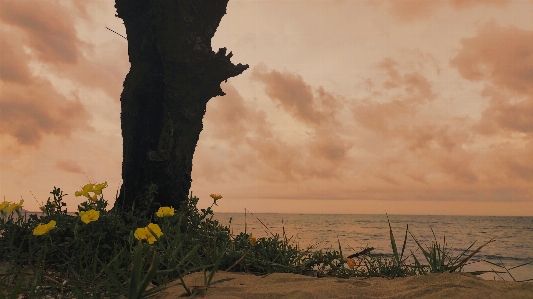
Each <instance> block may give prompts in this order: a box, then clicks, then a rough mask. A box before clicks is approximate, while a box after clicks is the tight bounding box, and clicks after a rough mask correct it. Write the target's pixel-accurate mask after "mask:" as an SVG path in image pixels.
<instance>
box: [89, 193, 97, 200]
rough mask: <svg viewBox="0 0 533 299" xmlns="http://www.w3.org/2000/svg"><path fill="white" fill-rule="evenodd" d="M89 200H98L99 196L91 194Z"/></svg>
mask: <svg viewBox="0 0 533 299" xmlns="http://www.w3.org/2000/svg"><path fill="white" fill-rule="evenodd" d="M89 200H91V201H96V200H97V198H96V194H95V195H93V196H91V197H90V198H89Z"/></svg>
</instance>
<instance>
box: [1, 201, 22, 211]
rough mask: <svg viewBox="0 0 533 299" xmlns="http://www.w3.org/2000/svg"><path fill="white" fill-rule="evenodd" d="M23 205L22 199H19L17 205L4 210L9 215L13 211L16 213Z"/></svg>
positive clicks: (11, 205) (14, 204)
mask: <svg viewBox="0 0 533 299" xmlns="http://www.w3.org/2000/svg"><path fill="white" fill-rule="evenodd" d="M23 203H24V199H21V200H20V202H19V203H12V204H10V205H9V207H7V208H5V210H4V211H5V212H6V213H11V212H13V211H16V210H18V209H20V208H22V204H23Z"/></svg>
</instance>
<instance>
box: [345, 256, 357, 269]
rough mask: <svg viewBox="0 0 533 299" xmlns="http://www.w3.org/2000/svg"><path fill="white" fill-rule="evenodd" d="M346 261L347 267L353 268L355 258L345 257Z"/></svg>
mask: <svg viewBox="0 0 533 299" xmlns="http://www.w3.org/2000/svg"><path fill="white" fill-rule="evenodd" d="M346 263H347V264H348V268H350V269H352V270H353V269H354V268H355V266H356V265H355V260H354V259H351V258H346Z"/></svg>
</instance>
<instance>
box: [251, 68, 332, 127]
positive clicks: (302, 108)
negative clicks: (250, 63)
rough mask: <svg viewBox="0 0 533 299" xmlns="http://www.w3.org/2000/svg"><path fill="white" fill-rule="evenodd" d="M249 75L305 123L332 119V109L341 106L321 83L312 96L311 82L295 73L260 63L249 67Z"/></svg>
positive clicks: (316, 123)
mask: <svg viewBox="0 0 533 299" xmlns="http://www.w3.org/2000/svg"><path fill="white" fill-rule="evenodd" d="M251 78H252V79H253V80H256V81H260V82H262V83H263V84H265V93H266V94H267V95H268V96H269V97H270V98H271V99H272V100H273V101H274V102H276V103H278V104H279V105H280V106H281V108H283V109H284V110H285V111H287V112H289V113H290V114H292V115H293V116H294V117H295V118H296V119H298V120H300V121H303V122H305V123H307V124H314V125H318V124H321V123H324V122H326V121H333V119H332V118H334V117H335V113H336V112H337V111H338V110H339V109H341V108H342V104H341V103H340V101H339V100H337V99H336V98H335V97H334V96H333V95H332V94H330V93H328V92H326V91H324V89H323V88H322V87H319V88H318V89H317V90H316V93H317V96H315V95H314V94H313V90H312V89H311V86H309V85H308V84H307V83H305V82H304V80H303V78H302V77H301V76H300V75H298V74H292V73H289V72H283V73H281V72H279V71H277V70H271V71H269V70H268V69H267V68H266V66H265V65H264V64H260V65H259V66H257V67H255V68H254V69H253V70H252V75H251ZM328 119H329V120H328Z"/></svg>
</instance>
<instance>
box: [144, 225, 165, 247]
mask: <svg viewBox="0 0 533 299" xmlns="http://www.w3.org/2000/svg"><path fill="white" fill-rule="evenodd" d="M150 231H151V232H153V233H154V234H155V235H156V236H157V237H158V238H159V237H161V236H162V235H163V232H162V231H161V228H160V227H159V225H157V224H154V223H150V224H148V225H147V226H146V237H147V238H146V239H147V240H148V244H154V242H155V241H157V239H156V238H155V237H154V235H152V233H151V232H150Z"/></svg>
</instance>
